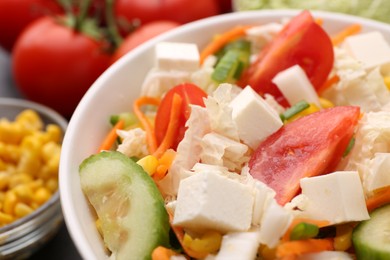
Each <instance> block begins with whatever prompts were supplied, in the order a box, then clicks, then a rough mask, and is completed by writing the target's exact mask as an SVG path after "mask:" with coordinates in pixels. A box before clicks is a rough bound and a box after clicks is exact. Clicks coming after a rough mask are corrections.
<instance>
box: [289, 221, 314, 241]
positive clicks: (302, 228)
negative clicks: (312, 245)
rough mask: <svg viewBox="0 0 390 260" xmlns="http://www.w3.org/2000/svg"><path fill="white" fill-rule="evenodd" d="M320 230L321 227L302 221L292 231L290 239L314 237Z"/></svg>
mask: <svg viewBox="0 0 390 260" xmlns="http://www.w3.org/2000/svg"><path fill="white" fill-rule="evenodd" d="M318 232H319V228H318V226H317V225H313V224H310V223H305V222H301V223H299V224H297V225H296V226H295V227H294V229H293V230H292V231H291V233H290V240H300V239H308V238H313V237H315V236H317V235H318Z"/></svg>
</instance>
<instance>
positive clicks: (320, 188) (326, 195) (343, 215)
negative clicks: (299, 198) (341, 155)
mask: <svg viewBox="0 0 390 260" xmlns="http://www.w3.org/2000/svg"><path fill="white" fill-rule="evenodd" d="M300 184H301V188H302V195H304V196H306V197H307V202H306V205H305V210H304V214H305V215H307V216H308V217H311V218H314V219H320V220H327V221H329V222H330V223H332V224H337V223H343V222H348V221H361V220H366V219H368V218H369V215H368V212H367V207H366V203H365V198H364V193H363V188H362V184H361V181H360V177H359V174H358V173H357V172H356V171H338V172H334V173H330V174H326V175H321V176H316V177H310V178H303V179H301V181H300Z"/></svg>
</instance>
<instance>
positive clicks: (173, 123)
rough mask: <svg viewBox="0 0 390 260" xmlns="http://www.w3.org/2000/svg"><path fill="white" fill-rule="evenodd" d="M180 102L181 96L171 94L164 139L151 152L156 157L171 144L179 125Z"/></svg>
mask: <svg viewBox="0 0 390 260" xmlns="http://www.w3.org/2000/svg"><path fill="white" fill-rule="evenodd" d="M181 103H182V98H181V97H180V96H179V95H178V94H176V93H175V94H174V95H173V99H172V106H171V113H170V115H169V123H168V128H167V131H166V133H165V136H164V139H163V140H162V142H161V144H160V146H159V147H158V148H157V150H156V151H155V152H154V153H153V155H154V156H155V157H157V158H160V157H161V156H162V155H163V154H164V153H165V151H166V150H167V149H168V148H170V147H171V146H172V144H173V141H174V138H175V135H176V130H177V129H178V125H179V116H180V107H181Z"/></svg>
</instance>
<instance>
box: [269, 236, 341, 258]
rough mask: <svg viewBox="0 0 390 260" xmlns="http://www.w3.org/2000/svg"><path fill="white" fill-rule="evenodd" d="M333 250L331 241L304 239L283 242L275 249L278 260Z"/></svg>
mask: <svg viewBox="0 0 390 260" xmlns="http://www.w3.org/2000/svg"><path fill="white" fill-rule="evenodd" d="M329 250H333V241H332V239H305V240H294V241H287V242H283V243H281V244H280V245H278V247H277V248H276V256H277V257H278V258H286V257H294V256H300V255H302V254H307V253H316V252H321V251H329Z"/></svg>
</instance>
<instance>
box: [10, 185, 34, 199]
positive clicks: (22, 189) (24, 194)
mask: <svg viewBox="0 0 390 260" xmlns="http://www.w3.org/2000/svg"><path fill="white" fill-rule="evenodd" d="M12 190H13V191H14V192H15V195H16V196H17V197H18V199H19V200H21V201H23V202H30V201H32V200H33V199H34V193H33V191H32V189H31V187H30V186H28V185H27V184H19V185H18V186H16V187H15V188H13V189H12Z"/></svg>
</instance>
